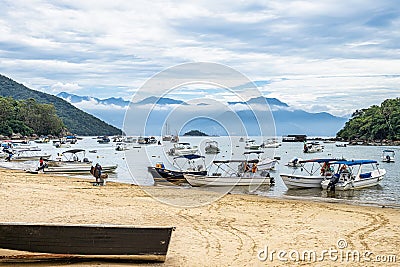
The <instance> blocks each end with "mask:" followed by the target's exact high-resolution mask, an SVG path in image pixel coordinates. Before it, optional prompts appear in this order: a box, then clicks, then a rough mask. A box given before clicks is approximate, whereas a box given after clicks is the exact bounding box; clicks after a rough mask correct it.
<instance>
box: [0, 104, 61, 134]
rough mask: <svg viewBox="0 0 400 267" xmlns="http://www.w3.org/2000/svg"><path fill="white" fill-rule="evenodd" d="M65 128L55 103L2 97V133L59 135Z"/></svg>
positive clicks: (0, 126)
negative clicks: (57, 113)
mask: <svg viewBox="0 0 400 267" xmlns="http://www.w3.org/2000/svg"><path fill="white" fill-rule="evenodd" d="M63 128H64V124H63V122H62V120H61V119H60V118H59V117H58V116H57V115H56V110H55V109H54V106H53V105H50V104H39V103H37V102H36V101H35V99H32V98H30V99H27V100H20V101H17V100H14V99H12V98H11V97H8V98H4V97H0V134H1V135H4V136H11V135H12V134H13V133H14V134H17V133H20V134H21V135H26V136H29V135H32V134H37V135H48V134H51V135H59V134H60V133H61V132H62V130H63Z"/></svg>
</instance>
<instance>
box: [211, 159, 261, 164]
mask: <svg viewBox="0 0 400 267" xmlns="http://www.w3.org/2000/svg"><path fill="white" fill-rule="evenodd" d="M232 162H236V163H237V162H247V163H258V162H260V161H259V160H258V159H252V160H245V159H230V160H214V161H213V163H214V164H219V163H225V164H227V163H232Z"/></svg>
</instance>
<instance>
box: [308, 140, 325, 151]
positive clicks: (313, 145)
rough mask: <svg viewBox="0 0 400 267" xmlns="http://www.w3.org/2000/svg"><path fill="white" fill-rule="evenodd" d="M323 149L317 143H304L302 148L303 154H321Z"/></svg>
mask: <svg viewBox="0 0 400 267" xmlns="http://www.w3.org/2000/svg"><path fill="white" fill-rule="evenodd" d="M323 150H324V147H323V146H322V145H321V144H320V143H319V142H306V143H304V146H303V152H304V153H317V152H322V151H323Z"/></svg>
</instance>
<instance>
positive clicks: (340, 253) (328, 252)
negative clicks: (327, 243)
mask: <svg viewBox="0 0 400 267" xmlns="http://www.w3.org/2000/svg"><path fill="white" fill-rule="evenodd" d="M257 258H258V260H260V261H262V262H265V261H270V262H272V261H281V262H299V261H303V262H322V261H333V262H343V263H351V262H361V263H362V262H365V263H366V262H371V263H372V262H374V263H395V262H396V261H397V256H396V255H394V254H375V253H374V252H372V251H370V250H357V249H355V250H353V249H349V248H348V244H347V241H346V240H345V239H339V240H338V241H337V242H336V246H335V247H331V248H329V249H323V250H319V251H318V250H310V249H302V250H297V249H290V250H283V249H282V250H280V249H270V248H269V247H268V246H267V245H265V246H264V248H263V249H260V250H259V251H258V253H257Z"/></svg>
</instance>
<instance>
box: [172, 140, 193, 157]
mask: <svg viewBox="0 0 400 267" xmlns="http://www.w3.org/2000/svg"><path fill="white" fill-rule="evenodd" d="M197 152H198V147H197V146H191V145H190V143H184V142H180V143H177V144H174V147H172V148H171V149H170V150H169V151H168V154H169V155H170V156H183V155H190V154H197Z"/></svg>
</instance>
